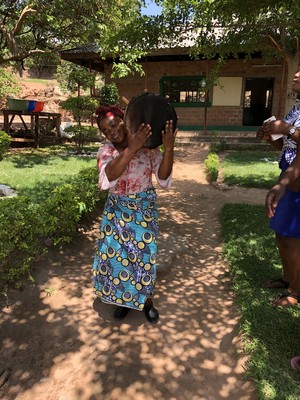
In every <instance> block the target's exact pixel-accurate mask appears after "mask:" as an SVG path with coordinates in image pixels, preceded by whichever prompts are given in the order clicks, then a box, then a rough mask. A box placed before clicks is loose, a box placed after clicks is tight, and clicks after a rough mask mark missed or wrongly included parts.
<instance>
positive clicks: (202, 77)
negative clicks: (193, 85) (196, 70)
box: [159, 74, 212, 107]
mask: <svg viewBox="0 0 300 400" xmlns="http://www.w3.org/2000/svg"><path fill="white" fill-rule="evenodd" d="M205 79H206V76H205V75H204V74H203V75H190V76H176V75H174V76H169V75H168V76H163V77H162V78H161V79H160V80H159V92H160V95H161V96H163V97H165V96H166V95H167V94H166V93H164V90H163V89H164V82H168V81H189V82H190V81H197V82H198V81H203V80H205ZM203 92H205V89H203ZM209 97H210V93H209V90H208V101H207V102H205V101H203V102H202V101H195V102H175V101H170V103H171V104H172V105H173V106H174V107H205V106H207V107H211V106H212V101H211V99H210V98H209Z"/></svg>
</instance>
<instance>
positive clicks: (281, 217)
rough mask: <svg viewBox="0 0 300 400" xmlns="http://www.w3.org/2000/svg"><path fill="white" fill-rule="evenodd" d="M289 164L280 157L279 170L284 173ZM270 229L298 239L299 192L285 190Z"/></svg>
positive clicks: (299, 226)
mask: <svg viewBox="0 0 300 400" xmlns="http://www.w3.org/2000/svg"><path fill="white" fill-rule="evenodd" d="M288 166H289V164H288V163H287V161H286V160H285V158H284V157H282V159H281V161H280V168H281V169H282V172H284V171H285V170H286V169H287V168H288ZM270 228H271V229H273V230H274V231H275V232H276V233H277V234H279V235H281V236H287V237H293V238H300V192H293V191H291V190H289V189H286V192H285V194H284V196H283V197H282V198H281V199H280V201H279V203H278V206H277V207H276V211H275V215H274V216H273V217H272V218H271V220H270Z"/></svg>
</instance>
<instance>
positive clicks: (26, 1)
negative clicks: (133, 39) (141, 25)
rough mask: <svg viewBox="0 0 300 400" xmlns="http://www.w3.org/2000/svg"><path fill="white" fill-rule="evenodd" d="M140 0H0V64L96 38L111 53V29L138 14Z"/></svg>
mask: <svg viewBox="0 0 300 400" xmlns="http://www.w3.org/2000/svg"><path fill="white" fill-rule="evenodd" d="M141 4H143V0H113V1H110V2H108V1H105V0H76V1H75V0H51V1H44V0H2V2H1V4H0V64H5V63H8V62H11V61H18V62H23V61H24V60H25V59H26V58H28V57H30V56H31V55H33V54H35V53H39V52H44V51H45V50H48V51H49V50H51V51H57V50H61V49H64V48H66V47H67V46H77V45H79V44H80V45H82V44H86V43H91V42H96V43H99V44H101V48H102V49H103V54H108V53H110V54H114V53H115V51H118V48H117V47H118V46H117V45H115V46H111V43H112V42H111V38H112V37H115V32H117V31H119V30H120V29H122V28H123V27H124V26H126V25H128V24H129V23H131V21H132V20H134V19H135V17H136V15H138V13H139V10H140V7H141ZM128 57H129V56H128Z"/></svg>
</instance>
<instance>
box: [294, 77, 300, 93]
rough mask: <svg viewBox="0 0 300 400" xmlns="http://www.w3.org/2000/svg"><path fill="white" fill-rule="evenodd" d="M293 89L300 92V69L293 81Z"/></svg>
mask: <svg viewBox="0 0 300 400" xmlns="http://www.w3.org/2000/svg"><path fill="white" fill-rule="evenodd" d="M292 89H293V91H294V92H296V93H298V94H299V93H300V71H298V72H296V74H295V76H294V79H293V83H292Z"/></svg>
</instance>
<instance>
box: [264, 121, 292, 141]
mask: <svg viewBox="0 0 300 400" xmlns="http://www.w3.org/2000/svg"><path fill="white" fill-rule="evenodd" d="M262 129H263V131H264V132H265V135H266V136H271V135H274V134H275V135H277V134H282V135H285V136H287V137H288V138H289V139H292V140H293V141H294V142H296V143H297V144H300V129H299V128H297V127H296V126H294V125H291V124H289V123H287V122H285V121H281V120H276V121H270V122H266V123H265V124H263V126H262ZM279 140H280V139H279ZM277 141H278V140H276V141H275V143H276V142H277Z"/></svg>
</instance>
